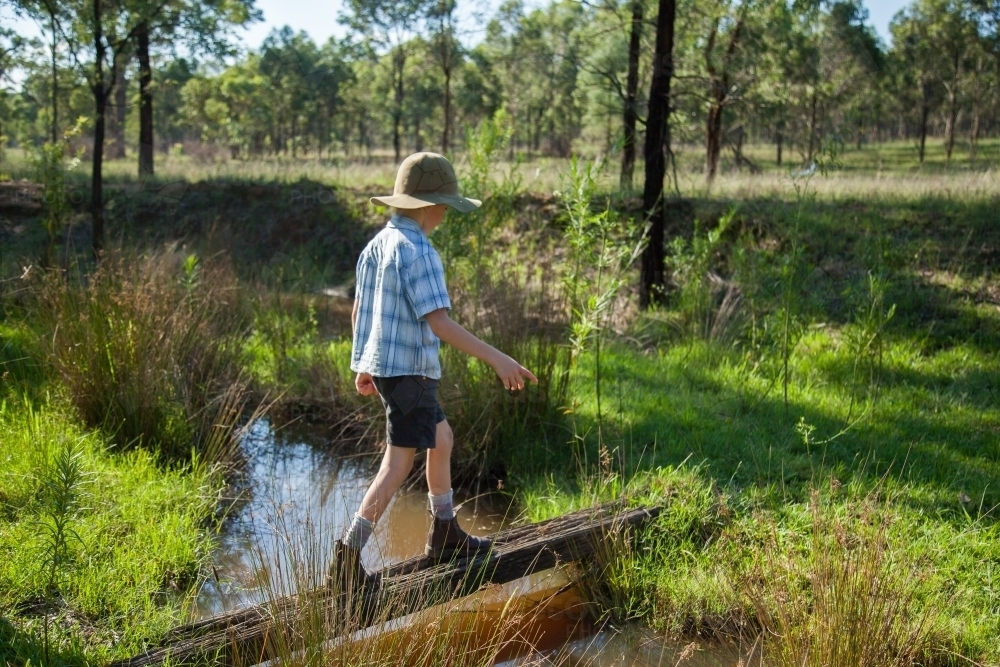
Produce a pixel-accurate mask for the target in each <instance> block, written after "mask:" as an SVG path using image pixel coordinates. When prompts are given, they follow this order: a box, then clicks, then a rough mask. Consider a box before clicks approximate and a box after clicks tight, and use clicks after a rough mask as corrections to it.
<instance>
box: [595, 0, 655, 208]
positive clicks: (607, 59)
mask: <svg viewBox="0 0 1000 667" xmlns="http://www.w3.org/2000/svg"><path fill="white" fill-rule="evenodd" d="M647 4H648V3H647V0H603V1H602V2H600V3H598V4H596V5H594V15H593V18H592V21H591V24H592V25H591V26H590V29H589V30H587V33H586V35H585V39H586V41H587V45H588V47H589V56H588V57H587V58H586V59H585V63H586V65H585V66H586V68H587V70H588V71H590V72H591V73H592V74H594V75H596V77H597V78H598V80H600V81H601V83H602V84H603V86H602V87H605V88H607V89H608V92H610V94H611V95H613V96H614V97H616V98H617V100H618V102H619V104H620V113H621V124H622V131H621V151H622V152H621V168H620V172H619V187H620V188H621V189H622V190H625V191H629V190H631V189H632V177H633V173H634V171H635V159H636V147H637V145H638V138H639V135H638V130H637V126H638V125H639V124H641V123H644V122H645V120H644V119H643V118H642V116H641V115H640V113H639V109H640V103H641V97H642V96H641V92H640V90H639V82H640V79H641V78H642V74H643V72H642V71H641V68H642V66H643V65H645V64H646V63H645V62H644V60H645V59H644V58H643V54H644V53H648V54H649V55H652V46H651V45H647V44H644V34H645V33H646V32H647V31H646V29H645V28H646V25H645V24H646V23H647V21H648V16H647V14H648V12H647V8H646V5H647ZM607 120H608V122H610V113H608V114H607Z"/></svg>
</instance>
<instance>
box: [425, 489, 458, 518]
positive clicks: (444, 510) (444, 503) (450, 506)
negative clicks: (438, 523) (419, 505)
mask: <svg viewBox="0 0 1000 667" xmlns="http://www.w3.org/2000/svg"><path fill="white" fill-rule="evenodd" d="M427 497H428V498H430V501H431V514H433V515H434V517H435V518H437V519H445V520H450V519H454V518H455V502H454V500H452V491H451V489H448V492H447V493H442V494H441V495H440V496H435V495H434V494H433V493H428V494H427Z"/></svg>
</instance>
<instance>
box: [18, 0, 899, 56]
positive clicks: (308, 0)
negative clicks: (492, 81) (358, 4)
mask: <svg viewBox="0 0 1000 667" xmlns="http://www.w3.org/2000/svg"><path fill="white" fill-rule="evenodd" d="M863 1H864V4H865V6H866V7H867V8H868V12H869V23H871V24H872V25H874V26H875V29H876V30H877V31H878V34H879V35H881V37H882V39H883V40H885V42H886V43H889V41H890V40H889V22H890V21H891V20H892V17H893V16H895V15H896V12H898V11H899V10H900V9H902V8H903V7H904V6H906V5H907V4H909V3H910V2H911V0H863ZM500 2H501V0H459V2H458V15H459V16H458V17H459V25H460V27H461V31H462V41H463V42H465V43H466V44H469V45H471V44H475V43H477V42H479V40H480V39H482V35H483V33H484V31H485V27H486V22H487V20H488V19H489V16H490V15H491V14H492V13H493V11H494V10H495V9H496V7H498V6H499V5H500ZM342 4H343V3H342V0H257V7H258V8H260V10H261V11H262V12H263V13H264V20H263V21H262V22H259V23H256V24H254V25H252V26H251V27H250V28H248V29H245V30H241V31H240V34H241V36H242V39H243V44H244V46H246V47H249V48H257V47H259V46H260V44H261V42H263V41H264V38H265V37H267V35H268V33H269V32H271V30H272V29H274V28H280V27H281V26H284V25H289V26H291V27H292V29H293V30H295V31H296V32H297V31H299V30H304V31H306V32H307V33H308V34H309V35H310V37H312V38H313V40H314V41H316V42H318V43H323V42H325V41H326V40H327V39H329V38H330V37H331V36H334V37H338V38H339V37H343V36H344V35H345V34H346V29H345V28H344V26H342V25H340V24H339V23H338V22H337V16H338V15H339V14H340V10H341V6H342ZM526 4H528V5H529V6H531V5H535V4H541V3H540V1H539V0H529V1H528V2H527V3H526ZM0 25H3V26H5V27H11V28H14V29H16V30H17V31H18V32H19V33H21V34H23V35H30V36H38V35H39V31H38V28H37V26H35V24H34V23H33V22H31V21H30V20H27V19H18V18H17V17H15V16H13V14H12V12H11V10H10V7H9V5H7V4H6V3H5V4H4V5H2V6H0Z"/></svg>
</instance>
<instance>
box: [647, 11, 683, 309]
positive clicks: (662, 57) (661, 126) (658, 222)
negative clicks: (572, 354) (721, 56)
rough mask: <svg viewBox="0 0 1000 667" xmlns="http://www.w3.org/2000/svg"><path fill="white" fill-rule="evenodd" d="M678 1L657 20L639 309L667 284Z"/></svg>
mask: <svg viewBox="0 0 1000 667" xmlns="http://www.w3.org/2000/svg"><path fill="white" fill-rule="evenodd" d="M676 18H677V3H676V0H659V13H658V14H657V18H656V50H655V52H654V54H653V78H652V81H651V82H650V86H649V109H648V112H647V114H646V145H645V151H644V152H645V157H646V182H645V186H644V188H643V191H642V210H643V212H644V213H645V215H646V218H647V222H646V229H647V231H646V239H647V243H646V247H645V250H643V253H642V266H641V268H640V272H639V306H640V307H641V308H648V307H649V306H651V305H652V304H653V303H655V302H656V301H657V300H658V299H659V298H660V297H661V295H662V293H663V289H664V286H665V284H666V282H665V279H664V275H663V241H664V227H665V226H666V214H665V211H664V206H663V179H664V177H665V176H666V172H667V151H668V150H669V147H670V79H671V78H672V77H673V73H674V24H675V22H676Z"/></svg>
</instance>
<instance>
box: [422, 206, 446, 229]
mask: <svg viewBox="0 0 1000 667" xmlns="http://www.w3.org/2000/svg"><path fill="white" fill-rule="evenodd" d="M447 211H448V206H447V205H445V204H434V205H433V206H428V207H426V208H424V209H423V216H422V217H423V219H422V220H420V226H421V227H423V228H424V231H425V232H426V233H428V234H430V233H431V232H432V231H434V228H435V227H437V226H438V225H440V224H441V222H442V221H443V220H444V214H445V213H446V212H447Z"/></svg>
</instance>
